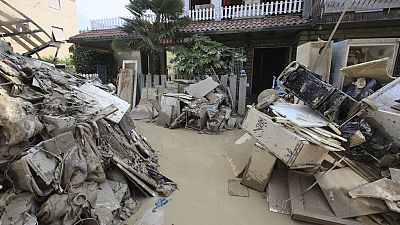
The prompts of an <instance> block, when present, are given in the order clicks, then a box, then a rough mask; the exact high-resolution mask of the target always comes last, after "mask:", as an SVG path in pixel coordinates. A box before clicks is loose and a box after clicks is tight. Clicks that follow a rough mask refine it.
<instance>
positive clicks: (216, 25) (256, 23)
mask: <svg viewBox="0 0 400 225" xmlns="http://www.w3.org/2000/svg"><path fill="white" fill-rule="evenodd" d="M309 22H310V20H309V19H306V18H302V17H301V16H289V15H285V16H276V17H263V18H248V19H230V20H222V21H202V22H192V23H190V24H189V25H188V26H187V27H185V28H183V29H182V32H184V33H206V32H232V31H240V30H244V29H246V30H251V29H254V30H257V29H268V28H273V27H285V26H293V25H301V24H306V23H309ZM126 37H129V34H128V33H126V32H125V31H123V30H122V29H120V28H115V29H105V30H91V31H87V32H84V33H81V34H78V35H75V36H73V37H71V38H70V39H69V41H70V42H75V41H76V42H79V41H82V40H85V41H88V40H95V39H105V40H112V39H118V38H126Z"/></svg>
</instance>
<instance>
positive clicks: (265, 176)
mask: <svg viewBox="0 0 400 225" xmlns="http://www.w3.org/2000/svg"><path fill="white" fill-rule="evenodd" d="M275 162H276V157H275V156H274V155H273V154H272V153H270V152H269V151H268V150H267V149H265V148H263V147H262V146H260V145H258V144H255V145H253V153H252V155H251V157H250V159H249V162H248V164H247V167H246V170H245V171H244V173H243V179H242V181H241V182H240V183H241V184H243V185H244V186H246V187H249V188H251V189H254V190H256V191H259V192H264V191H265V187H266V186H267V183H268V181H269V178H270V176H271V173H272V170H273V169H274V166H275Z"/></svg>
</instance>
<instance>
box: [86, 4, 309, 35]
mask: <svg viewBox="0 0 400 225" xmlns="http://www.w3.org/2000/svg"><path fill="white" fill-rule="evenodd" d="M302 10H303V0H284V1H283V0H282V1H275V2H267V3H256V4H250V5H235V6H221V7H211V8H202V9H193V10H189V11H186V12H185V13H184V15H185V16H188V17H190V18H191V19H192V21H206V20H216V21H219V20H224V19H241V18H243V19H245V18H257V17H264V16H277V15H285V14H299V13H301V12H302ZM128 18H133V17H128ZM145 20H147V21H149V22H154V21H155V15H154V13H151V12H147V13H146V14H145ZM90 23H91V29H92V30H104V29H113V28H117V27H121V26H122V25H124V24H125V21H124V20H123V19H121V18H118V17H115V18H104V19H95V20H91V21H90Z"/></svg>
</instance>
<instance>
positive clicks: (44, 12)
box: [6, 0, 79, 58]
mask: <svg viewBox="0 0 400 225" xmlns="http://www.w3.org/2000/svg"><path fill="white" fill-rule="evenodd" d="M6 2H7V3H9V4H10V5H11V6H13V7H14V8H15V9H17V10H18V11H20V12H21V13H23V14H24V15H26V16H27V17H29V18H30V19H31V20H32V21H34V22H35V23H36V24H37V25H38V26H40V28H42V29H43V30H44V31H45V32H46V33H47V34H49V36H51V37H52V38H53V39H56V41H57V42H59V44H60V45H59V46H60V47H59V50H58V54H57V56H58V58H65V57H68V56H69V54H70V53H69V47H70V46H71V44H69V43H66V42H65V41H66V40H67V39H69V37H72V36H74V35H76V34H78V33H79V30H78V19H77V11H76V0H35V1H33V0H6ZM6 13H7V14H8V15H11V16H14V14H16V12H14V11H8V12H6ZM13 26H14V28H15V30H16V31H19V32H23V31H24V30H29V29H31V30H32V29H34V28H32V27H29V26H32V25H31V24H30V23H28V22H27V23H23V22H21V23H18V24H16V25H13ZM24 38H27V39H28V42H29V39H33V38H32V36H31V35H30V34H27V35H25V36H24ZM43 40H45V38H43ZM7 41H9V42H10V43H11V44H12V47H13V49H14V51H16V52H18V53H25V52H26V49H25V48H24V47H23V46H21V44H20V43H19V42H18V41H16V40H15V39H11V38H7ZM56 51H57V48H54V47H49V48H45V49H43V50H42V51H40V52H39V55H40V56H54V55H55V54H56Z"/></svg>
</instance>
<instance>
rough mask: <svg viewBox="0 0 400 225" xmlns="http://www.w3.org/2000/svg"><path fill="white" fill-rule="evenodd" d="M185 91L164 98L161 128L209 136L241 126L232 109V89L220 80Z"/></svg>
mask: <svg viewBox="0 0 400 225" xmlns="http://www.w3.org/2000/svg"><path fill="white" fill-rule="evenodd" d="M182 89H184V91H183V92H184V93H164V94H162V95H160V101H159V112H158V118H157V124H158V125H160V126H164V127H169V128H178V127H186V128H191V129H195V130H198V131H204V132H206V133H219V132H221V131H224V130H231V129H234V128H235V127H237V125H238V123H239V122H240V121H239V120H240V119H239V118H238V117H237V115H236V114H235V112H233V110H232V107H231V105H232V98H231V95H230V94H229V89H227V88H225V87H223V86H222V85H221V84H220V82H219V80H218V78H214V77H208V78H206V79H204V80H201V81H199V82H196V83H193V84H189V85H187V86H186V87H185V88H182Z"/></svg>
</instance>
